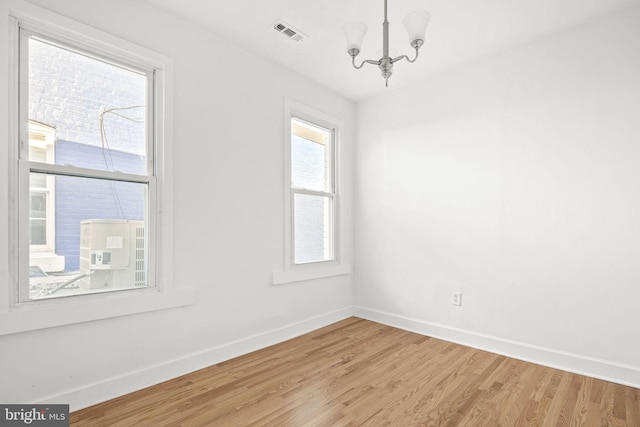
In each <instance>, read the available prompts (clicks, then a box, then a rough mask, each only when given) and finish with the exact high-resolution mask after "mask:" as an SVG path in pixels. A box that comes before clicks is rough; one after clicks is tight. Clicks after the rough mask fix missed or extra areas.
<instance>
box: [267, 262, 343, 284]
mask: <svg viewBox="0 0 640 427" xmlns="http://www.w3.org/2000/svg"><path fill="white" fill-rule="evenodd" d="M346 274H351V265H349V264H337V265H335V264H334V265H323V266H300V267H296V268H294V269H291V270H288V271H275V272H273V273H272V278H271V283H272V284H273V285H283V284H285V283H294V282H303V281H306V280H314V279H323V278H325V277H333V276H343V275H346Z"/></svg>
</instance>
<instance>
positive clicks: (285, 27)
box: [273, 21, 307, 42]
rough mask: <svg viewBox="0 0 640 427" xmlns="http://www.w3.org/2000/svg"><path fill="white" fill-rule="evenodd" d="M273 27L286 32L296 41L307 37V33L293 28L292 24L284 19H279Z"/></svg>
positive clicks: (283, 32) (285, 33)
mask: <svg viewBox="0 0 640 427" xmlns="http://www.w3.org/2000/svg"><path fill="white" fill-rule="evenodd" d="M273 28H274V29H275V30H276V31H277V32H279V33H282V34H284V35H285V36H287V37H289V38H290V39H291V40H293V41H294V42H301V41H303V40H304V39H306V38H307V35H306V34H304V33H303V32H302V31H300V30H298V29H296V28H293V27H292V26H291V25H289V24H287V23H285V22H282V21H278V22H276V23H275V25H274V26H273Z"/></svg>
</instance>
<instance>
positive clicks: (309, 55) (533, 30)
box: [145, 0, 640, 101]
mask: <svg viewBox="0 0 640 427" xmlns="http://www.w3.org/2000/svg"><path fill="white" fill-rule="evenodd" d="M145 1H146V2H147V3H150V4H152V5H155V6H156V7H158V8H160V9H164V10H165V11H167V12H170V13H172V14H174V15H176V16H179V17H181V18H184V19H186V20H188V21H190V22H192V23H195V24H196V25H198V26H200V27H203V28H205V29H207V30H209V31H211V32H213V33H215V34H217V35H219V36H222V37H223V38H225V39H227V40H230V41H232V42H234V43H236V44H237V45H239V46H241V47H242V48H243V49H245V50H248V51H250V52H254V53H256V54H257V55H260V56H262V57H264V58H267V59H268V60H270V61H273V62H276V63H278V64H281V65H283V66H285V67H287V68H289V69H291V70H293V71H296V72H298V73H300V74H303V75H305V76H307V77H308V78H310V79H312V80H314V81H317V82H319V83H320V84H322V85H324V86H326V87H329V88H332V89H333V90H334V91H336V92H338V93H340V94H342V95H343V96H345V97H346V98H349V99H351V100H354V101H358V100H361V99H364V98H367V97H369V96H373V95H376V94H379V93H382V92H384V91H385V90H386V91H388V90H393V89H394V88H399V87H402V86H406V85H408V84H411V83H413V82H417V81H419V80H422V79H425V78H426V77H427V76H429V75H432V74H434V73H438V72H441V71H443V70H446V69H450V68H453V67H456V66H459V65H461V64H464V63H467V62H470V61H474V60H477V59H479V58H481V57H483V56H486V55H488V54H490V53H492V52H496V51H498V50H501V49H505V48H508V47H510V46H515V45H517V44H520V43H523V42H526V41H528V40H531V39H534V38H537V37H541V36H544V35H545V34H549V33H553V32H557V31H561V30H563V29H566V28H569V27H572V26H576V25H580V24H582V23H585V22H588V21H591V20H594V19H596V18H597V17H599V16H602V15H606V14H609V13H613V12H615V11H618V10H621V9H623V8H625V7H629V6H631V5H633V4H640V0H535V1H534V0H484V1H478V0H389V6H388V7H389V22H390V39H391V41H390V46H391V48H392V49H395V50H397V52H398V53H399V54H407V55H410V56H412V55H411V54H412V49H411V48H410V47H409V44H408V40H407V35H406V32H405V30H404V27H403V26H402V19H403V18H404V16H405V15H406V14H407V13H409V12H411V11H413V10H416V9H425V10H427V11H429V12H430V13H431V23H430V24H429V27H428V28H427V35H426V41H425V45H424V46H423V47H422V49H421V50H420V58H419V59H418V60H417V61H416V62H415V63H414V64H409V63H407V62H406V61H401V62H398V63H396V64H395V67H394V75H393V76H392V77H391V78H390V79H389V88H387V89H385V86H384V79H383V78H382V77H381V76H380V72H379V70H378V68H377V67H376V66H374V65H366V66H365V68H363V69H361V70H354V69H353V68H352V66H351V58H350V57H349V56H348V55H347V53H346V45H345V41H344V37H343V34H342V26H343V25H344V24H345V23H347V22H349V21H363V22H365V23H366V24H367V25H368V27H369V32H368V33H367V35H366V37H365V39H364V43H363V47H362V53H361V54H360V56H359V57H358V58H359V59H378V58H379V57H380V56H381V54H380V53H379V51H380V52H381V49H382V19H383V5H384V3H383V0H225V1H223V0H179V1H176V0H145ZM278 20H283V21H285V22H286V23H288V24H289V25H291V26H293V27H295V28H296V29H298V30H300V31H302V32H303V33H305V34H306V35H307V36H308V38H307V39H306V40H304V41H302V42H294V41H292V40H291V39H289V38H287V37H285V36H284V35H282V34H281V33H278V32H277V31H276V30H274V29H273V26H274V24H275V23H276V21H278Z"/></svg>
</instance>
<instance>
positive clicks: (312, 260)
mask: <svg viewBox="0 0 640 427" xmlns="http://www.w3.org/2000/svg"><path fill="white" fill-rule="evenodd" d="M284 125H285V132H284V133H285V165H286V172H285V173H286V175H285V194H286V197H285V201H284V205H285V228H284V241H285V245H284V248H285V250H284V255H285V257H284V260H285V261H284V265H283V267H284V268H283V269H282V271H274V272H273V275H272V283H273V284H274V285H281V284H286V283H294V282H301V281H306V280H315V279H323V278H328V277H334V276H341V275H347V274H350V272H351V266H350V265H349V264H347V263H345V262H344V261H345V260H344V259H342V258H341V256H342V254H343V253H344V252H343V250H342V246H341V244H342V239H341V238H340V191H339V189H340V185H339V183H340V180H339V173H338V170H339V168H338V164H339V162H338V159H339V155H338V154H339V152H340V151H339V147H340V130H341V121H340V120H339V119H337V118H335V117H332V116H329V115H327V114H325V113H322V112H320V111H317V110H315V109H313V108H310V107H307V106H305V105H303V104H299V103H297V102H295V101H293V100H290V99H285V102H284Z"/></svg>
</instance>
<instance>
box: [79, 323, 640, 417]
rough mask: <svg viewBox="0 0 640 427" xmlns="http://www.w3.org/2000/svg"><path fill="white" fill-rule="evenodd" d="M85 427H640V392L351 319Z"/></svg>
mask: <svg viewBox="0 0 640 427" xmlns="http://www.w3.org/2000/svg"><path fill="white" fill-rule="evenodd" d="M71 425H74V426H109V427H113V426H126V427H130V426H154V427H155V426H225V427H226V426H230V427H236V426H295V427H298V426H314V427H315V426H361V425H366V426H413V425H423V426H473V427H476V426H640V390H638V389H635V388H632V387H625V386H621V385H618V384H613V383H610V382H606V381H601V380H597V379H593V378H589V377H585V376H582V375H576V374H572V373H568V372H564V371H560V370H557V369H551V368H547V367H544V366H539V365H534V364H532V363H527V362H522V361H519V360H515V359H511V358H508V357H505V356H499V355H496V354H492V353H488V352H485V351H480V350H476V349H473V348H469V347H464V346H461V345H457V344H452V343H448V342H445V341H441V340H437V339H433V338H429V337H425V336H422V335H418V334H415V333H411V332H406V331H403V330H400V329H395V328H392V327H389V326H384V325H381V324H378V323H374V322H370V321H367V320H362V319H358V318H355V317H353V318H349V319H346V320H343V321H341V322H338V323H335V324H333V325H330V326H327V327H325V328H322V329H319V330H317V331H314V332H311V333H309V334H306V335H303V336H301V337H298V338H295V339H292V340H289V341H286V342H284V343H281V344H278V345H275V346H272V347H269V348H266V349H263V350H260V351H256V352H254V353H250V354H247V355H245V356H241V357H238V358H236V359H232V360H229V361H226V362H224V363H220V364H217V365H214V366H211V367H209V368H206V369H202V370H200V371H197V372H194V373H191V374H189V375H185V376H183V377H180V378H176V379H173V380H170V381H167V382H165V383H162V384H159V385H157V386H154V387H150V388H147V389H144V390H141V391H138V392H135V393H131V394H128V395H126V396H122V397H120V398H117V399H114V400H111V401H108V402H105V403H102V404H99V405H96V406H93V407H90V408H87V409H84V410H81V411H77V412H74V413H72V414H71Z"/></svg>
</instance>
